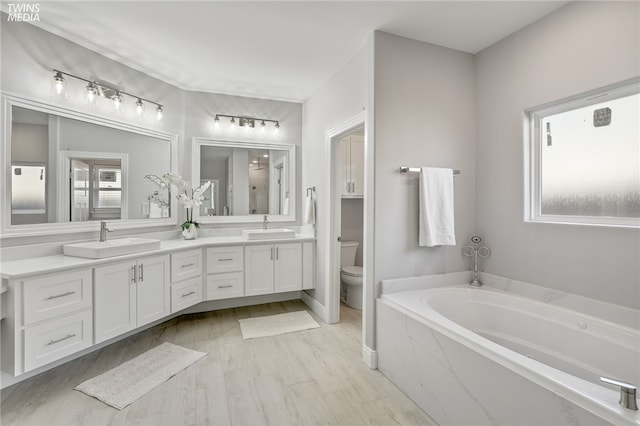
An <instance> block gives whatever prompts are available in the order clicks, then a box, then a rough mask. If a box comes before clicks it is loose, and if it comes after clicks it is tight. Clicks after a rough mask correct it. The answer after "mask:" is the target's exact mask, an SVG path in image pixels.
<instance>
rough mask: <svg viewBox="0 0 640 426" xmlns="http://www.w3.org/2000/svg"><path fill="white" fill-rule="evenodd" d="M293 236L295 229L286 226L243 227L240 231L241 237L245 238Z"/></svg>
mask: <svg viewBox="0 0 640 426" xmlns="http://www.w3.org/2000/svg"><path fill="white" fill-rule="evenodd" d="M295 236H296V231H294V230H293V229H286V228H271V229H245V230H244V231H242V238H244V239H245V240H278V239H282V238H293V237H295Z"/></svg>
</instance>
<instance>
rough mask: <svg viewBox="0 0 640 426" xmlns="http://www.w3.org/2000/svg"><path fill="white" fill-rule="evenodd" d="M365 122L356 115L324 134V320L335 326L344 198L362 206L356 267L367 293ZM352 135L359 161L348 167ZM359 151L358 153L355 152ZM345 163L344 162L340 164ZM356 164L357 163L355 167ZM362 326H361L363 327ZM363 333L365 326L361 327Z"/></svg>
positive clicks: (361, 115) (339, 287)
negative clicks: (357, 141)
mask: <svg viewBox="0 0 640 426" xmlns="http://www.w3.org/2000/svg"><path fill="white" fill-rule="evenodd" d="M365 119H366V112H365V111H363V112H362V113H360V114H358V115H357V116H355V117H353V118H352V119H350V120H348V121H347V122H345V123H343V124H341V125H340V126H338V127H336V128H334V129H332V130H331V131H329V132H327V145H328V151H329V152H328V154H329V155H328V161H329V167H328V170H329V171H330V172H329V174H328V182H327V183H328V185H327V188H329V189H330V196H329V200H328V201H329V202H328V203H327V217H328V218H329V235H328V238H329V239H328V243H327V245H326V250H327V252H326V256H327V257H326V258H327V259H328V262H327V274H326V276H327V277H328V288H327V316H328V319H329V321H328V322H329V323H336V322H339V321H340V301H341V297H340V296H341V277H340V265H341V240H342V239H343V238H342V232H343V228H342V222H343V220H342V219H343V204H342V203H343V198H344V199H346V200H350V201H349V202H353V203H354V204H355V205H356V206H355V211H357V210H358V204H359V205H360V206H362V209H361V211H362V219H361V220H360V221H359V222H358V223H361V224H362V226H361V231H360V233H361V235H362V236H361V237H360V238H361V239H362V241H361V244H359V247H358V251H359V255H360V256H359V257H358V259H359V261H357V262H358V263H360V265H359V266H362V271H364V272H363V274H362V282H363V285H362V287H361V289H362V290H361V291H362V293H363V294H364V293H366V291H365V289H364V287H365V286H366V285H367V274H366V267H365V262H366V256H365V255H364V253H365V247H366V244H367V235H366V234H367V233H366V231H365V229H366V228H365V225H364V224H365V222H366V213H365V212H366V207H365V206H366V204H365V199H366V196H367V193H366V191H367V190H366V188H367V185H366V176H367V174H366V172H365V170H366V167H367V160H366V155H365V148H366V131H365V128H366V127H365ZM352 135H356V136H357V135H359V137H360V141H361V142H360V145H359V146H356V147H355V149H354V150H353V152H355V153H356V156H357V157H358V159H357V160H356V164H355V165H354V164H353V163H351V162H349V163H348V164H347V159H348V158H343V157H348V156H349V154H350V153H351V150H349V151H348V150H347V147H346V145H345V144H346V142H344V139H345V138H349V139H350V137H351V136H352ZM358 151H359V152H358ZM343 160H344V161H343ZM358 162H359V163H358ZM354 169H358V170H360V169H361V170H362V172H361V174H362V176H361V177H359V176H360V174H359V173H360V172H359V171H356V173H355V174H352V173H351V172H352V171H354ZM362 306H363V315H362V318H363V321H364V318H365V315H364V308H366V304H364V303H363V305H362ZM363 325H364V324H363ZM363 330H364V326H363Z"/></svg>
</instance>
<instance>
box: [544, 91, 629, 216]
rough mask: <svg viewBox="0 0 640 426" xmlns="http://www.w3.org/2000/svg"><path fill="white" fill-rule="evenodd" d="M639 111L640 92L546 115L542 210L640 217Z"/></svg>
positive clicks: (547, 213)
mask: <svg viewBox="0 0 640 426" xmlns="http://www.w3.org/2000/svg"><path fill="white" fill-rule="evenodd" d="M607 109H609V110H610V111H607ZM603 112H604V113H609V112H610V117H611V122H610V123H609V124H606V125H602V122H601V118H602V115H603ZM639 117H640V95H639V94H635V95H631V96H625V97H622V98H618V99H613V100H609V101H606V102H602V103H599V104H593V105H590V106H587V107H581V108H577V109H573V110H569V111H565V112H562V113H558V114H554V115H549V116H546V117H543V118H542V120H541V123H540V129H541V132H540V137H541V141H540V145H541V154H540V155H541V160H540V197H541V206H540V208H541V213H542V214H543V215H572V216H592V217H614V218H638V217H640V125H639Z"/></svg>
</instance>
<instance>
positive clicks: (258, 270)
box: [244, 244, 275, 296]
mask: <svg viewBox="0 0 640 426" xmlns="http://www.w3.org/2000/svg"><path fill="white" fill-rule="evenodd" d="M244 250H245V253H244V259H245V268H244V270H245V274H246V275H245V283H244V285H245V295H246V296H255V295H258V294H269V293H273V291H274V287H273V260H274V255H275V248H274V246H273V245H272V244H268V245H257V246H247V247H245V249H244Z"/></svg>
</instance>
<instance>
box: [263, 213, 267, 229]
mask: <svg viewBox="0 0 640 426" xmlns="http://www.w3.org/2000/svg"><path fill="white" fill-rule="evenodd" d="M267 223H268V220H267V215H266V214H265V215H264V220H263V221H262V229H264V230H266V229H267Z"/></svg>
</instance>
